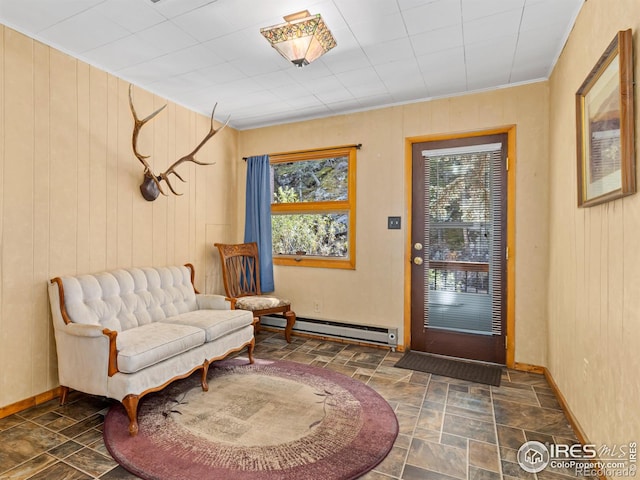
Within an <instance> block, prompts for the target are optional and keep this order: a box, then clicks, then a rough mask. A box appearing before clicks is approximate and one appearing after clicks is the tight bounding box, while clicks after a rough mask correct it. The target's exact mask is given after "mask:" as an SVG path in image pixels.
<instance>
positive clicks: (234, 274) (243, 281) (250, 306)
mask: <svg viewBox="0 0 640 480" xmlns="http://www.w3.org/2000/svg"><path fill="white" fill-rule="evenodd" d="M214 245H215V246H216V247H217V248H218V252H220V260H221V263H222V280H223V281H224V289H225V291H226V293H227V296H228V297H230V298H233V299H235V300H236V304H235V308H237V309H240V310H249V311H251V312H253V316H254V317H258V319H260V317H261V316H262V315H268V314H270V313H282V314H284V316H285V319H286V320H287V326H286V327H285V330H284V336H285V338H286V340H287V342H288V343H291V332H292V330H293V325H294V324H295V323H296V314H295V312H293V311H292V310H291V302H289V301H288V300H284V299H282V298H278V297H275V296H273V295H262V292H261V290H260V261H259V257H258V244H257V243H256V242H251V243H239V244H224V243H216V244H214ZM256 328H259V323H258V324H257V325H256Z"/></svg>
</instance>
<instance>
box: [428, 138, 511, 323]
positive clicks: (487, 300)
mask: <svg viewBox="0 0 640 480" xmlns="http://www.w3.org/2000/svg"><path fill="white" fill-rule="evenodd" d="M422 156H423V157H424V159H425V169H424V183H425V184H424V187H425V192H429V193H428V195H425V196H424V213H425V220H426V221H425V222H424V227H425V232H424V237H423V238H424V241H425V245H424V257H425V258H424V263H425V267H427V268H424V276H425V278H424V286H425V292H424V312H425V314H424V326H425V327H428V328H429V329H442V330H448V331H453V332H460V333H471V334H476V335H500V334H501V329H502V325H503V322H502V308H501V307H502V291H503V285H502V284H503V281H504V278H503V277H504V275H503V270H504V244H503V235H502V231H503V226H504V222H505V212H504V202H503V201H502V199H501V198H500V193H501V192H503V191H504V182H506V177H505V168H504V163H503V155H502V144H500V143H491V144H486V145H471V146H464V147H454V148H445V149H437V150H424V151H422Z"/></svg>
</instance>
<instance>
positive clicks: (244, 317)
mask: <svg viewBox="0 0 640 480" xmlns="http://www.w3.org/2000/svg"><path fill="white" fill-rule="evenodd" d="M162 322H163V323H174V324H177V325H190V326H192V327H197V328H200V329H202V330H204V331H205V332H206V339H205V341H206V342H211V341H213V340H215V339H216V338H220V337H222V336H223V335H226V334H228V333H231V332H235V331H236V330H240V329H241V328H244V327H246V326H247V325H251V323H252V322H253V315H252V314H251V313H250V312H247V311H245V310H196V311H194V312H187V313H183V314H181V315H178V316H175V317H169V318H167V319H165V320H162Z"/></svg>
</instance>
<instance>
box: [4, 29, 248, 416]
mask: <svg viewBox="0 0 640 480" xmlns="http://www.w3.org/2000/svg"><path fill="white" fill-rule="evenodd" d="M128 87H129V84H128V83H127V82H125V81H123V80H120V79H118V78H116V77H114V76H112V75H109V74H107V73H105V72H103V71H100V70H99V69H97V68H94V67H92V66H89V65H87V64H85V63H83V62H81V61H79V60H77V59H75V58H72V57H70V56H68V55H65V54H63V53H61V52H59V51H57V50H55V49H52V48H50V47H48V46H45V45H43V44H41V43H39V42H37V41H35V40H32V39H30V38H28V37H26V36H24V35H22V34H20V33H17V32H15V31H14V30H11V29H9V28H7V27H2V26H0V188H1V194H0V366H1V367H0V407H2V406H6V405H10V404H12V403H15V402H18V401H21V400H23V399H26V398H29V397H32V396H35V395H37V394H39V393H42V392H44V391H47V390H49V389H52V388H55V387H56V386H57V385H58V380H57V373H56V372H57V367H56V354H55V342H54V338H53V330H52V327H51V320H50V313H49V304H48V297H47V289H46V285H47V280H48V279H49V278H51V277H53V276H58V275H65V274H78V273H87V272H97V271H101V270H109V269H114V268H119V267H127V266H146V265H155V266H157V265H174V264H175V265H181V264H183V263H185V262H192V263H194V265H195V266H196V283H197V284H198V288H199V289H200V290H201V291H211V288H210V287H209V283H211V284H212V285H213V284H216V285H217V284H218V282H217V280H216V279H215V278H214V277H215V271H213V270H212V267H211V265H212V263H213V262H215V258H214V256H213V255H214V251H213V245H212V243H213V242H214V241H227V240H228V239H229V236H228V235H229V233H228V232H229V231H230V229H231V227H230V225H231V224H232V223H233V222H234V221H235V220H234V218H235V211H236V208H237V207H236V205H235V202H236V197H235V193H234V191H233V188H230V186H232V185H235V184H236V179H235V175H236V168H235V166H234V165H237V162H236V161H234V160H237V152H236V150H237V148H236V144H237V132H236V131H234V130H233V129H231V128H226V129H225V130H224V131H222V132H220V133H219V134H218V135H217V136H216V137H214V138H213V139H212V140H211V141H210V142H209V143H208V144H207V145H206V147H205V148H204V149H203V150H202V152H201V153H200V154H199V155H198V158H199V159H200V160H203V161H209V162H211V161H215V162H216V164H215V165H213V166H196V165H193V164H187V165H185V164H183V165H182V166H180V167H179V169H178V171H179V172H180V174H181V175H182V176H183V177H184V178H185V180H186V182H187V183H184V184H183V183H180V182H179V181H178V182H177V183H176V188H177V190H178V191H180V192H183V193H184V195H182V196H179V197H177V196H173V195H171V196H169V197H163V196H160V197H159V198H158V199H157V200H156V201H154V202H147V201H145V200H144V199H143V198H142V196H141V195H140V192H139V188H138V186H139V184H140V182H141V179H142V172H143V167H142V165H141V164H140V163H139V162H138V160H137V159H136V158H135V156H134V155H133V152H132V149H131V133H132V128H133V120H132V117H131V112H130V110H129V104H128ZM134 102H135V105H136V109H137V111H138V113H139V114H140V116H144V115H147V114H148V113H150V112H151V111H153V110H154V109H156V108H158V107H160V106H161V105H162V104H164V103H165V101H164V100H163V99H161V98H159V97H157V96H155V95H152V94H150V93H148V92H145V91H144V90H142V89H139V88H135V89H134ZM208 129H209V119H208V118H207V117H206V116H202V115H200V114H197V113H194V112H191V111H189V110H187V109H185V108H183V107H181V106H178V105H175V104H172V103H169V105H168V107H167V108H166V109H165V111H163V112H162V113H161V114H160V115H159V116H157V117H156V118H155V119H154V120H153V121H152V122H151V123H150V124H148V125H146V126H145V127H144V128H143V130H142V133H141V135H140V139H139V150H140V151H141V152H143V153H148V154H150V155H151V158H150V162H151V163H152V165H153V168H154V169H155V170H156V172H158V171H161V170H164V169H165V168H166V167H167V166H168V165H170V164H171V163H172V162H173V161H175V160H176V159H177V158H179V157H180V156H182V155H184V154H185V153H187V152H189V151H190V150H192V149H193V148H194V147H195V145H196V144H197V142H199V141H200V140H201V139H202V137H204V135H205V134H206V132H207V131H208ZM234 228H235V227H234ZM208 232H209V233H208ZM212 232H213V233H212Z"/></svg>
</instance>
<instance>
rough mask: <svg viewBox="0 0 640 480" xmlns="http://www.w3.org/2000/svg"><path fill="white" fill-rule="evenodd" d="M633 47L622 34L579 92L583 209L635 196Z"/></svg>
mask: <svg viewBox="0 0 640 480" xmlns="http://www.w3.org/2000/svg"><path fill="white" fill-rule="evenodd" d="M632 49H633V36H632V32H631V29H628V30H624V31H620V32H618V33H617V34H616V36H615V37H614V39H613V40H612V41H611V43H610V44H609V46H608V47H607V49H606V50H605V52H604V53H603V54H602V56H601V57H600V59H599V60H598V62H597V63H596V64H595V66H594V67H593V69H592V70H591V72H590V73H589V75H588V76H587V78H586V79H585V81H584V82H583V84H582V85H581V86H580V88H579V89H578V91H577V92H576V123H577V129H576V133H577V135H576V137H577V138H576V144H577V153H578V207H592V206H594V205H599V204H602V203H605V202H608V201H611V200H615V199H617V198H621V197H624V196H627V195H631V194H632V193H635V192H636V178H635V177H636V175H635V140H634V105H633V103H634V97H633V51H632Z"/></svg>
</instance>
